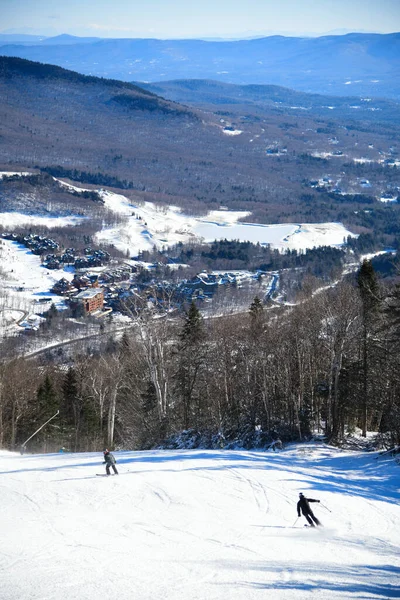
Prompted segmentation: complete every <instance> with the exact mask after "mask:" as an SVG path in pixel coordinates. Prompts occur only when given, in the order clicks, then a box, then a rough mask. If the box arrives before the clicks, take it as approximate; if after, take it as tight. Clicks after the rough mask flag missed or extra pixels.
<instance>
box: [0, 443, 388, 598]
mask: <svg viewBox="0 0 400 600" xmlns="http://www.w3.org/2000/svg"><path fill="white" fill-rule="evenodd" d="M115 455H116V458H117V461H118V470H119V472H120V475H119V476H112V477H97V475H96V474H103V473H104V470H103V466H102V465H101V462H102V455H101V453H99V454H93V453H80V454H74V453H65V454H62V453H60V454H48V455H46V454H44V455H30V454H26V455H24V456H20V455H19V454H16V453H10V452H5V451H0V457H1V459H2V460H1V467H0V477H1V479H0V482H1V491H2V502H1V504H0V516H1V517H2V529H3V536H2V539H3V540H5V541H6V542H5V543H4V542H3V544H2V545H1V549H0V555H1V558H2V560H1V561H0V565H1V566H0V569H1V587H0V600H103V599H105V600H132V599H135V600H154V599H161V598H162V599H165V600H181V599H185V600H186V599H190V600H192V599H195V600H225V599H226V598H229V599H230V600H255V599H257V600H258V599H259V598H266V597H267V592H271V593H273V597H274V600H309V599H310V598H313V599H317V600H336V599H337V600H347V599H352V600H353V599H354V600H355V599H362V600H367V599H378V600H379V599H380V600H385V599H388V598H399V597H400V585H399V574H400V555H399V551H398V546H399V525H400V506H399V502H398V501H399V492H400V489H399V488H400V467H399V466H398V465H397V464H396V463H395V462H394V461H393V460H390V459H383V458H380V459H379V460H378V461H377V460H375V458H376V456H377V455H376V453H358V452H356V453H351V452H341V451H339V450H337V449H334V448H331V447H328V446H325V445H323V444H308V445H306V446H304V445H303V446H297V445H293V446H288V447H287V448H286V449H285V450H284V451H283V452H276V453H274V452H256V451H204V450H196V451H187V450H186V451H183V450H176V451H156V450H154V451H143V452H128V451H121V452H116V453H115ZM299 491H303V492H304V493H305V494H306V495H307V496H309V497H314V498H318V499H320V500H321V504H314V505H312V507H313V509H314V508H315V514H316V516H317V517H318V518H319V519H320V520H321V521H322V523H323V524H324V527H323V528H316V529H312V528H305V527H304V522H305V519H304V518H303V517H301V518H300V519H298V520H297V521H296V516H297V511H296V504H297V500H298V493H299ZM268 597H269V596H268Z"/></svg>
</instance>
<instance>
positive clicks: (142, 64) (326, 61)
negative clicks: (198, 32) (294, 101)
mask: <svg viewBox="0 0 400 600" xmlns="http://www.w3.org/2000/svg"><path fill="white" fill-rule="evenodd" d="M0 54H1V55H3V56H15V57H20V58H26V59H29V60H34V61H39V62H43V63H50V64H54V65H59V66H62V67H64V68H68V69H72V70H74V71H77V72H79V73H83V74H86V75H96V76H99V77H107V78H113V79H120V80H122V81H133V80H135V81H145V82H157V81H167V80H172V79H213V80H218V81H221V82H225V83H233V84H239V85H244V84H264V85H265V84H268V85H270V84H274V85H280V86H285V87H289V88H293V89H296V90H299V91H304V92H308V93H318V94H329V95H335V96H337V95H346V96H349V95H351V96H368V97H388V98H394V99H400V33H392V34H370V33H367V34H363V33H352V34H348V35H343V36H334V35H331V36H325V37H319V38H295V37H283V36H271V37H265V38H260V39H250V40H240V41H203V40H158V39H99V38H78V37H74V36H69V35H61V36H57V37H54V38H46V39H37V40H24V41H23V42H22V43H21V42H18V43H10V36H0Z"/></svg>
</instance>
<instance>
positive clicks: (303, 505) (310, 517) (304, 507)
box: [297, 492, 322, 527]
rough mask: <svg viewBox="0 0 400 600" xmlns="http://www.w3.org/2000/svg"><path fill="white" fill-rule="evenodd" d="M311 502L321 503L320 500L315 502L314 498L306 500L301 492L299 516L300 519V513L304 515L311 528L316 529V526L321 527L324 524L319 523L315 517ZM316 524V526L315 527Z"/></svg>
mask: <svg viewBox="0 0 400 600" xmlns="http://www.w3.org/2000/svg"><path fill="white" fill-rule="evenodd" d="M310 502H319V500H314V499H313V498H306V497H305V496H304V494H302V493H301V492H300V494H299V501H298V503H297V515H298V516H299V517H300V511H301V512H302V513H303V515H304V516H305V518H306V519H307V521H308V523H309V524H310V525H311V527H315V525H321V526H322V523H321V522H320V521H318V519H317V517H316V516H315V515H314V513H313V511H312V510H311V507H310V504H309V503H310ZM314 523H315V525H314Z"/></svg>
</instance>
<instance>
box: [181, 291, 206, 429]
mask: <svg viewBox="0 0 400 600" xmlns="http://www.w3.org/2000/svg"><path fill="white" fill-rule="evenodd" d="M179 338H180V343H179V345H178V365H179V366H178V375H177V391H178V393H179V395H180V396H181V399H182V407H183V411H182V412H183V415H182V417H183V427H184V428H185V429H187V428H188V427H190V426H193V425H194V422H193V418H194V414H193V413H194V409H195V407H194V401H195V399H196V400H197V416H198V415H199V412H200V410H201V407H200V403H199V401H200V398H199V395H198V394H197V397H196V390H195V386H196V382H197V380H198V378H199V375H200V371H201V368H202V366H203V365H204V357H205V348H204V342H205V331H204V322H203V317H202V316H201V313H200V311H199V309H198V308H197V307H196V305H195V303H194V302H192V303H191V305H190V307H189V310H188V311H187V313H186V315H185V321H184V324H183V328H182V331H181V333H180V336H179Z"/></svg>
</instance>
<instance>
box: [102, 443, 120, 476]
mask: <svg viewBox="0 0 400 600" xmlns="http://www.w3.org/2000/svg"><path fill="white" fill-rule="evenodd" d="M103 455H104V462H103V465H106V473H107V475H110V467H112V469H113V471H114V473H115V475H118V471H117V467H116V466H115V464H116V462H117V461H116V460H115V456H114V455H113V454H111V452H110V451H109V450H107V448H106V449H105V450H104V452H103Z"/></svg>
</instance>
